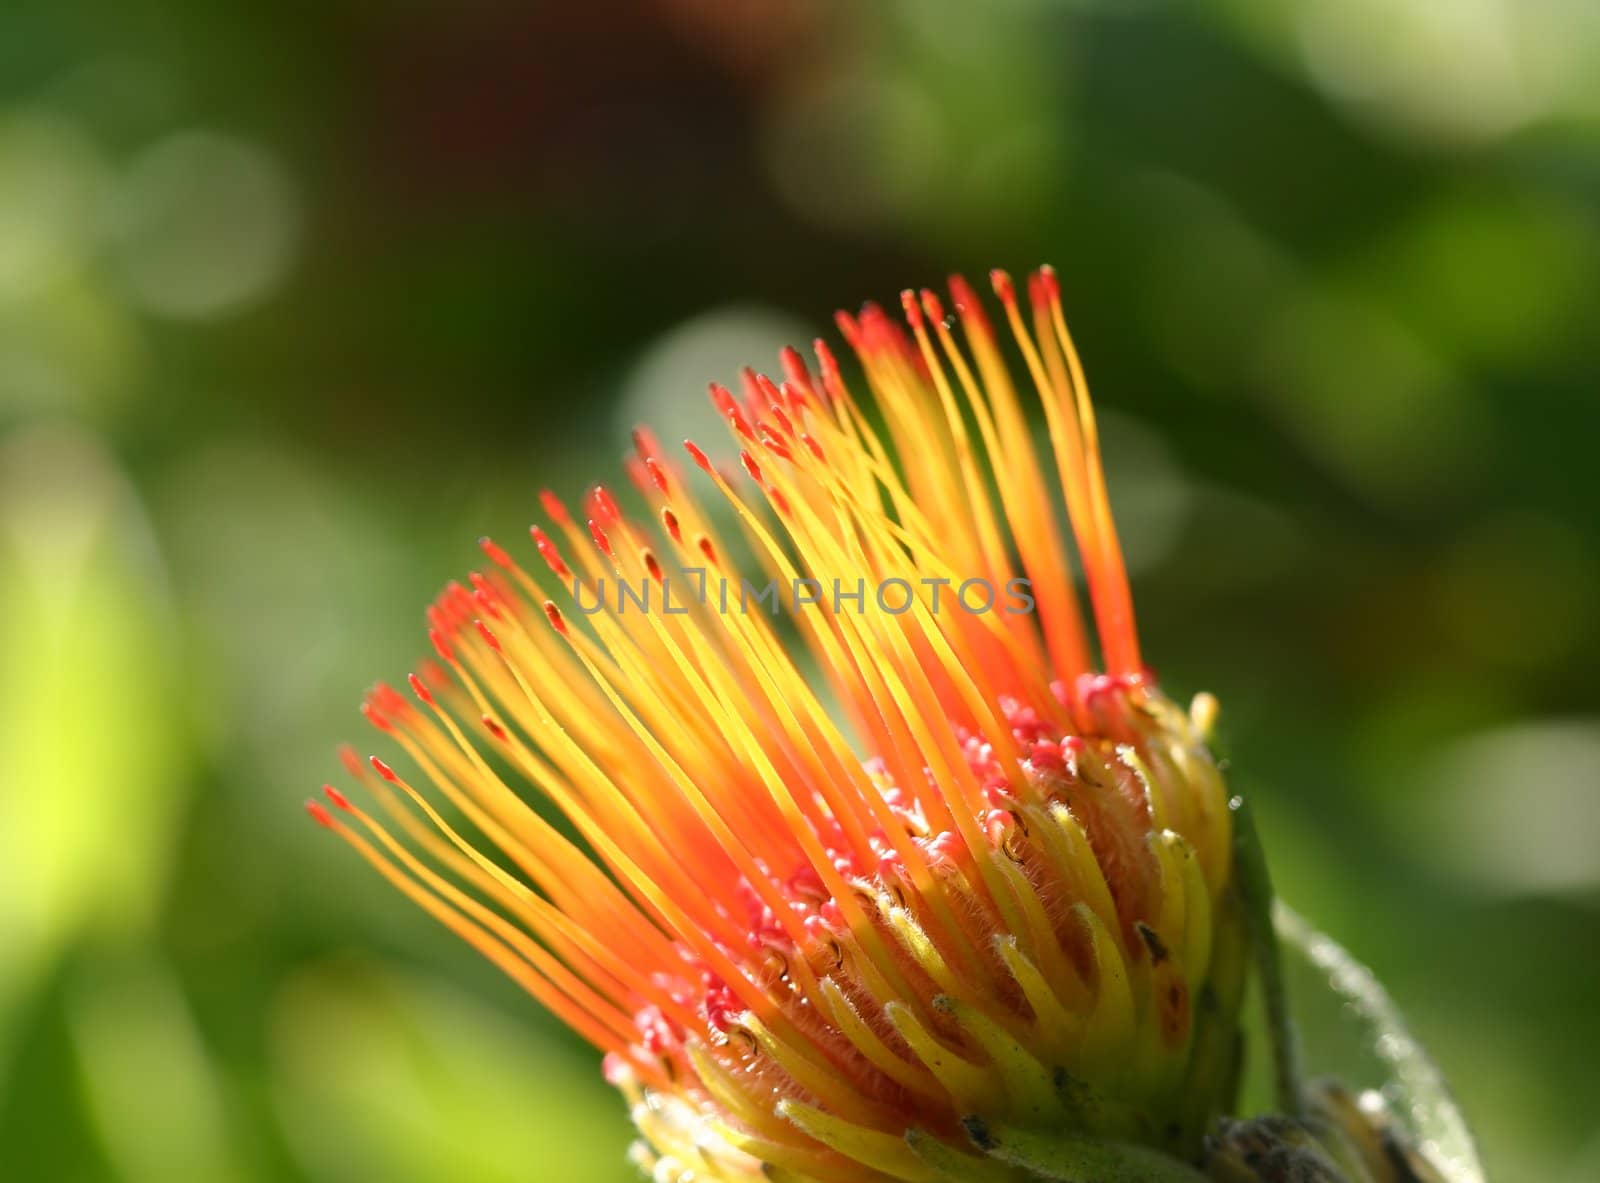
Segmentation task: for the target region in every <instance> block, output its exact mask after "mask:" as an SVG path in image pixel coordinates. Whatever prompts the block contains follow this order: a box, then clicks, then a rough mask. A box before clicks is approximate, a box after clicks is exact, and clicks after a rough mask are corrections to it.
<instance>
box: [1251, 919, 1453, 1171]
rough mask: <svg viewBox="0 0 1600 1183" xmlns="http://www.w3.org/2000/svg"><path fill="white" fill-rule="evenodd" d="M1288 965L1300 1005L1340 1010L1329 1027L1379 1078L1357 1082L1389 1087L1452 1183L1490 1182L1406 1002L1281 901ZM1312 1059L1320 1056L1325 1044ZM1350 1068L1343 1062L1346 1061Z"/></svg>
mask: <svg viewBox="0 0 1600 1183" xmlns="http://www.w3.org/2000/svg"><path fill="white" fill-rule="evenodd" d="M1273 920H1274V926H1275V927H1276V929H1277V932H1278V936H1279V938H1280V940H1281V942H1282V944H1281V947H1282V949H1283V950H1284V952H1285V954H1286V956H1285V965H1286V968H1287V969H1289V970H1291V971H1293V972H1294V975H1295V979H1296V980H1295V983H1294V984H1295V986H1296V987H1298V988H1297V989H1295V990H1294V991H1293V994H1294V999H1295V1004H1296V1009H1297V1010H1298V1011H1299V1012H1300V1013H1302V1014H1309V1013H1311V1012H1313V1011H1318V1010H1322V1011H1334V1012H1337V1013H1336V1014H1335V1015H1333V1017H1332V1019H1331V1020H1330V1022H1329V1024H1328V1029H1329V1030H1335V1031H1338V1032H1340V1038H1341V1040H1344V1039H1346V1038H1348V1039H1350V1040H1351V1041H1352V1042H1354V1043H1355V1044H1357V1045H1359V1046H1360V1048H1361V1049H1362V1050H1363V1052H1364V1053H1365V1055H1364V1058H1365V1059H1366V1060H1367V1061H1368V1067H1367V1069H1366V1070H1367V1071H1368V1072H1369V1074H1370V1075H1371V1077H1372V1078H1371V1079H1367V1080H1360V1081H1356V1080H1349V1081H1347V1082H1346V1083H1348V1084H1353V1085H1354V1084H1359V1085H1361V1086H1363V1087H1369V1088H1374V1089H1377V1090H1378V1091H1379V1093H1381V1095H1382V1096H1383V1098H1384V1100H1385V1101H1386V1102H1387V1103H1388V1106H1389V1109H1390V1110H1391V1111H1392V1113H1393V1115H1394V1116H1395V1118H1396V1119H1397V1120H1398V1121H1399V1123H1400V1125H1401V1126H1402V1127H1403V1128H1404V1129H1405V1130H1406V1132H1407V1133H1408V1134H1409V1135H1410V1136H1411V1137H1412V1138H1413V1139H1414V1140H1415V1142H1416V1145H1417V1146H1418V1147H1420V1148H1421V1150H1422V1151H1423V1152H1424V1153H1425V1154H1426V1155H1427V1157H1428V1158H1429V1159H1430V1160H1431V1161H1432V1162H1433V1163H1434V1164H1435V1165H1436V1166H1437V1167H1438V1168H1439V1169H1440V1170H1441V1171H1442V1172H1443V1173H1444V1176H1445V1178H1447V1179H1448V1180H1449V1181H1450V1183H1484V1180H1485V1175H1484V1171H1483V1166H1482V1164H1481V1162H1480V1161H1479V1159H1478V1150H1477V1146H1476V1144H1475V1143H1474V1140H1473V1137H1472V1133H1471V1130H1470V1129H1469V1128H1468V1126H1467V1121H1466V1118H1465V1117H1464V1116H1463V1115H1462V1113H1461V1109H1460V1107H1459V1106H1457V1104H1456V1102H1455V1098H1454V1097H1452V1096H1451V1094H1450V1090H1449V1088H1448V1087H1447V1086H1446V1084H1445V1081H1444V1075H1443V1073H1441V1072H1440V1071H1439V1067H1438V1065H1437V1064H1435V1063H1434V1061H1433V1059H1432V1057H1431V1056H1429V1055H1428V1053H1427V1052H1426V1051H1425V1050H1424V1049H1423V1047H1422V1045H1421V1044H1419V1043H1418V1042H1417V1040H1416V1038H1415V1037H1414V1036H1413V1035H1412V1034H1411V1032H1410V1030H1409V1029H1408V1028H1407V1026H1406V1022H1405V1020H1404V1018H1402V1017H1401V1014H1400V1010H1399V1008H1398V1007H1397V1006H1396V1005H1395V1004H1394V1000H1393V999H1392V998H1390V997H1389V993H1388V991H1386V990H1385V989H1384V988H1383V986H1382V984H1381V983H1379V981H1378V979H1377V978H1376V977H1374V976H1373V974H1372V971H1371V970H1369V969H1367V967H1366V966H1364V965H1362V964H1361V963H1360V962H1358V961H1356V959H1355V958H1353V957H1352V956H1351V955H1350V954H1349V953H1348V952H1347V951H1346V950H1345V949H1344V948H1343V947H1342V946H1341V945H1339V943H1338V942H1337V941H1335V940H1333V938H1332V937H1329V936H1327V935H1326V934H1325V933H1321V932H1319V931H1317V929H1315V928H1314V927H1312V925H1311V924H1309V923H1308V922H1307V921H1306V920H1305V919H1304V918H1303V917H1301V916H1300V915H1298V914H1297V913H1296V912H1294V911H1293V910H1292V909H1291V908H1289V907H1288V906H1287V905H1285V904H1284V903H1283V902H1282V901H1281V900H1280V901H1278V902H1277V905H1276V907H1275V909H1274V912H1273ZM1310 1052H1311V1054H1310V1056H1309V1057H1308V1058H1309V1059H1311V1060H1312V1061H1313V1062H1315V1061H1316V1060H1317V1059H1318V1057H1317V1054H1316V1053H1317V1049H1315V1048H1312V1049H1310ZM1340 1067H1341V1071H1343V1065H1341V1066H1340Z"/></svg>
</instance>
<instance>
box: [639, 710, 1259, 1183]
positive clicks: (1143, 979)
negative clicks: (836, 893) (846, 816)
mask: <svg viewBox="0 0 1600 1183" xmlns="http://www.w3.org/2000/svg"><path fill="white" fill-rule="evenodd" d="M1086 690H1087V696H1088V699H1089V700H1090V701H1092V702H1093V703H1094V712H1095V715H1096V716H1097V717H1098V718H1099V719H1101V720H1102V721H1103V723H1104V725H1105V728H1106V730H1105V733H1104V734H1102V735H1101V736H1099V737H1098V738H1095V739H1088V740H1086V739H1084V738H1082V737H1076V736H1068V737H1056V736H1050V737H1048V738H1047V737H1045V736H1044V735H1042V734H1041V733H1040V728H1039V727H1038V725H1037V723H1036V722H1034V721H1029V722H1026V723H1025V722H1022V721H1018V723H1017V725H1016V726H1015V728H1014V730H1015V732H1016V733H1018V737H1019V738H1024V739H1027V740H1028V741H1029V744H1030V747H1029V751H1030V756H1029V759H1028V761H1027V768H1028V772H1029V775H1028V777H1027V779H1026V780H1025V781H1024V782H1022V783H1020V784H1015V785H1012V784H1004V783H993V784H992V787H991V790H990V792H991V794H992V796H993V798H994V800H995V808H994V809H993V810H992V811H991V812H990V814H989V815H988V817H987V818H986V826H985V831H986V835H987V837H988V840H989V842H990V843H991V846H990V848H989V850H988V852H987V853H986V854H985V855H984V856H983V859H982V862H981V864H976V863H972V862H970V861H968V860H965V859H962V858H960V857H959V856H956V857H949V858H940V859H937V860H934V861H932V862H931V863H930V868H929V870H930V872H931V873H930V874H929V875H928V876H926V877H925V878H924V879H923V881H922V882H916V881H914V879H913V878H912V877H910V876H907V875H906V874H905V873H904V870H903V868H901V867H899V866H897V865H896V863H895V860H894V859H893V858H886V859H885V861H884V863H883V864H882V865H881V866H880V868H879V869H878V870H877V872H876V873H875V874H873V875H872V876H870V877H857V878H855V879H853V880H852V885H853V889H854V890H855V891H856V892H857V893H858V894H859V895H860V896H861V900H862V904H863V912H864V914H865V916H866V918H867V924H866V925H864V926H861V927H852V926H850V925H848V924H845V923H843V922H842V921H840V920H839V919H838V918H837V917H832V918H830V919H826V920H824V922H823V923H821V924H819V925H816V926H815V928H814V932H815V937H816V939H815V941H814V942H813V943H811V944H810V945H809V947H808V948H806V949H805V950H803V951H794V950H790V951H789V952H788V953H787V954H786V955H785V956H784V957H783V958H782V964H781V965H774V966H773V969H772V977H771V980H770V981H769V983H768V989H769V990H770V992H771V996H772V997H773V998H774V999H775V1000H778V1001H779V1002H780V1006H779V1008H778V1010H777V1013H776V1014H775V1015H773V1016H772V1017H771V1018H769V1019H768V1020H767V1021H762V1020H760V1019H758V1018H756V1017H755V1016H754V1015H753V1014H751V1013H749V1012H743V1013H736V1014H729V1015H728V1016H727V1017H726V1018H725V1020H724V1022H723V1024H722V1028H723V1029H722V1030H721V1031H720V1032H719V1033H718V1035H719V1037H717V1038H713V1039H705V1038H700V1037H695V1036H691V1035H689V1034H688V1033H686V1032H684V1031H682V1030H671V1031H667V1030H663V1029H661V1027H660V1026H659V1025H658V1024H652V1034H653V1035H654V1036H655V1042H654V1043H653V1046H652V1051H653V1052H654V1054H656V1055H658V1056H661V1057H663V1060H664V1062H665V1063H666V1064H667V1066H668V1080H669V1083H668V1084H666V1085H664V1086H650V1085H646V1084H644V1083H642V1082H641V1081H640V1080H639V1079H638V1077H637V1076H636V1074H635V1072H634V1070H633V1069H632V1068H631V1067H630V1064H629V1061H628V1060H626V1059H625V1058H623V1057H620V1056H614V1057H612V1058H611V1059H610V1060H609V1061H608V1072H609V1077H610V1079H611V1080H612V1081H613V1082H614V1083H616V1084H618V1085H619V1087H622V1088H623V1089H624V1090H625V1091H626V1092H628V1093H629V1095H630V1098H631V1099H632V1100H633V1114H634V1119H635V1122H636V1123H637V1124H638V1126H639V1129H640V1131H641V1133H642V1134H643V1136H644V1139H645V1142H644V1144H642V1145H641V1147H640V1148H639V1150H638V1152H637V1153H638V1157H639V1159H640V1161H641V1162H644V1163H646V1164H648V1165H650V1167H651V1169H652V1170H653V1171H654V1173H655V1177H656V1178H658V1179H670V1180H673V1181H674V1183H678V1181H681V1180H685V1179H693V1180H720V1179H744V1178H750V1177H754V1176H757V1175H759V1173H760V1167H761V1165H762V1164H767V1166H768V1168H769V1169H771V1168H780V1169H781V1170H783V1171H784V1172H786V1173H787V1174H786V1176H785V1177H790V1178H794V1179H815V1180H830V1181H832V1180H837V1181H839V1183H851V1181H854V1180H861V1181H868V1180H882V1179H895V1180H923V1179H933V1178H936V1177H937V1170H938V1168H937V1167H936V1166H935V1162H936V1161H937V1160H938V1159H939V1158H940V1157H941V1156H943V1157H949V1156H955V1155H959V1156H963V1157H970V1158H972V1159H973V1162H972V1164H971V1166H972V1169H973V1170H976V1169H977V1159H978V1157H979V1151H978V1150H977V1149H976V1147H975V1146H974V1144H973V1141H972V1136H971V1131H972V1129H973V1128H974V1126H975V1124H981V1126H982V1127H983V1128H985V1129H988V1130H993V1129H1008V1128H1009V1129H1013V1130H1019V1131H1020V1130H1033V1131H1041V1132H1049V1133H1053V1134H1059V1133H1078V1134H1083V1135H1095V1136H1103V1137H1107V1138H1112V1139H1117V1140H1121V1141H1128V1142H1135V1143H1140V1144H1147V1145H1155V1146H1162V1147H1165V1148H1167V1149H1169V1150H1171V1151H1172V1152H1174V1153H1177V1154H1180V1155H1183V1156H1185V1157H1191V1156H1193V1154H1194V1153H1195V1152H1196V1150H1197V1149H1198V1145H1199V1139H1200V1136H1201V1134H1202V1132H1203V1130H1204V1128H1205V1126H1206V1124H1207V1123H1208V1122H1209V1121H1210V1119H1211V1118H1212V1117H1214V1116H1215V1115H1216V1114H1217V1113H1219V1112H1221V1109H1222V1107H1223V1106H1224V1105H1225V1104H1226V1103H1227V1101H1228V1100H1229V1098H1228V1097H1227V1096H1226V1092H1227V1090H1228V1088H1229V1085H1230V1082H1231V1079H1232V1076H1233V1046H1232V1032H1233V1030H1234V1025H1235V1011H1236V1008H1237V1005H1238V995H1239V984H1240V981H1241V979H1242V965H1241V960H1242V933H1241V932H1240V920H1239V916H1238V913H1237V909H1236V908H1235V907H1234V905H1233V902H1232V900H1231V898H1230V897H1228V896H1227V894H1226V893H1225V892H1224V893H1219V892H1218V891H1217V890H1216V889H1214V888H1213V886H1212V885H1213V884H1225V883H1226V881H1227V868H1226V857H1227V849H1228V844H1227V830H1228V824H1227V817H1226V812H1225V807H1224V797H1223V793H1222V789H1221V783H1220V779H1219V777H1218V774H1217V771H1216V769H1215V767H1214V765H1213V764H1212V762H1211V760H1210V758H1209V756H1208V755H1207V753H1206V751H1205V748H1204V745H1203V744H1202V742H1201V741H1200V738H1199V736H1198V735H1197V733H1196V730H1195V728H1194V726H1193V724H1192V723H1191V722H1190V720H1189V719H1188V717H1187V716H1185V715H1184V714H1183V713H1182V712H1181V711H1179V710H1178V709H1176V708H1175V707H1174V706H1173V705H1172V704H1171V703H1170V702H1168V701H1167V700H1166V699H1164V698H1163V697H1161V696H1160V695H1159V694H1158V693H1157V692H1155V691H1154V690H1152V689H1150V688H1148V687H1146V686H1143V685H1134V686H1126V685H1119V684H1113V683H1111V682H1109V681H1107V680H1101V681H1099V682H1095V681H1091V682H1089V683H1088V684H1087V685H1086ZM973 750H974V752H977V751H980V750H981V745H979V746H978V747H975V748H974V749H973ZM884 792H885V793H886V794H890V795H892V794H893V788H892V787H891V786H885V787H884ZM1197 804H1198V805H1199V808H1198V809H1196V805H1197ZM1178 817H1181V819H1182V821H1183V823H1184V824H1185V828H1186V832H1187V833H1188V834H1190V835H1191V837H1185V836H1183V835H1182V834H1180V833H1179V832H1178V831H1176V830H1174V829H1172V828H1170V827H1169V825H1168V822H1169V821H1172V820H1175V819H1176V818H1178ZM911 836H912V837H913V838H914V840H916V841H918V842H923V843H925V844H927V845H937V840H934V841H933V842H929V840H928V839H927V838H926V836H925V835H922V834H916V833H913V834H912V835H911ZM946 845H948V844H946ZM985 881H989V882H993V883H995V884H996V885H998V887H999V890H998V891H997V892H996V893H995V894H994V896H993V897H992V898H994V899H995V900H997V901H1002V903H1000V904H999V905H997V906H988V905H986V904H984V903H983V902H981V901H982V899H983V891H982V885H983V883H984V882H985ZM801 906H802V907H803V906H804V905H801ZM812 914H814V915H821V916H827V915H828V911H827V909H826V908H824V909H823V910H822V911H821V912H814V913H812ZM1219 930H1220V931H1219ZM795 956H799V957H800V958H801V959H802V960H799V961H794V960H791V958H793V957H795ZM1089 1082H1094V1083H1093V1084H1090V1083H1089ZM1156 1115H1166V1119H1165V1120H1164V1121H1163V1120H1161V1119H1160V1118H1158V1117H1157V1116H1156ZM911 1131H916V1133H917V1134H918V1135H921V1137H920V1138H915V1139H912V1140H909V1141H908V1139H907V1134H908V1132H911ZM932 1142H937V1145H931V1144H930V1143H932ZM994 1172H996V1177H1001V1176H1002V1175H1003V1172H1001V1171H1000V1168H998V1167H995V1168H994ZM968 1177H977V1176H976V1175H970V1176H968Z"/></svg>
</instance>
